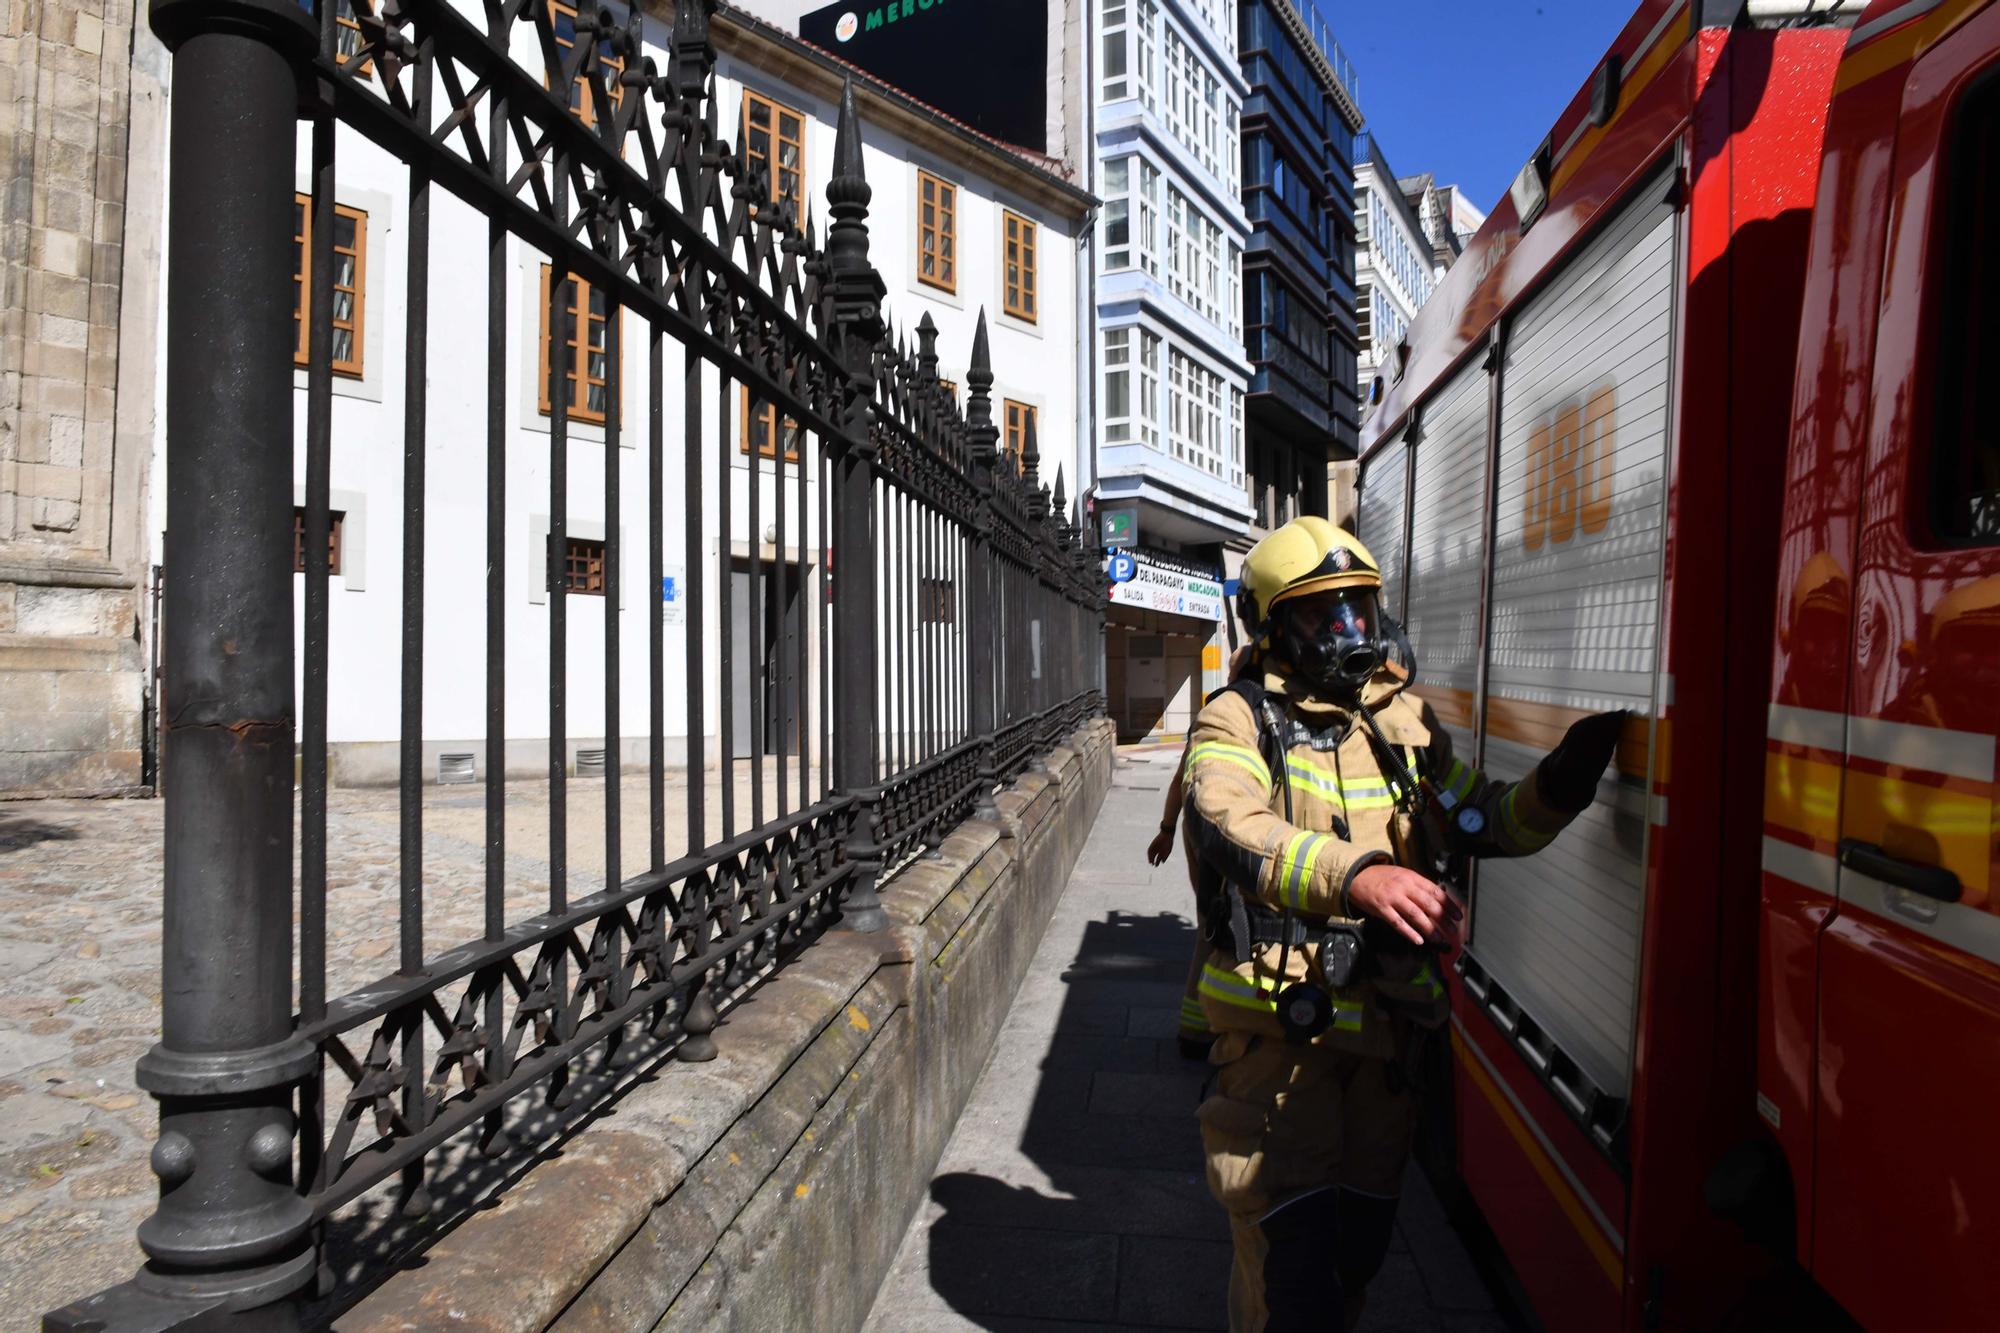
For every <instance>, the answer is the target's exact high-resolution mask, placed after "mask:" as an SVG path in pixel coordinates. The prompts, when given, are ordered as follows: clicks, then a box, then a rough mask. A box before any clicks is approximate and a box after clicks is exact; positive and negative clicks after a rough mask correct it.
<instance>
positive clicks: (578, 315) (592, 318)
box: [539, 264, 611, 426]
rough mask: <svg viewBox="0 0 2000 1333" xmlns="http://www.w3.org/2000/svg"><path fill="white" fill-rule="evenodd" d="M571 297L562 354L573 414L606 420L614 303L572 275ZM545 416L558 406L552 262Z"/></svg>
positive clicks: (544, 306)
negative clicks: (552, 389) (553, 373)
mask: <svg viewBox="0 0 2000 1333" xmlns="http://www.w3.org/2000/svg"><path fill="white" fill-rule="evenodd" d="M569 281H570V290H569V299H568V301H567V302H565V303H564V306H563V312H562V313H563V349H564V350H563V352H562V353H561V355H560V356H559V357H558V360H559V362H560V363H561V365H562V367H563V375H564V378H565V379H567V380H568V382H569V419H570V420H571V421H588V422H593V423H595V424H597V425H600V426H601V425H603V424H604V421H605V418H606V416H607V414H608V410H609V406H610V401H611V392H610V389H609V388H608V387H607V384H606V381H607V380H608V378H609V376H610V372H611V353H610V328H611V323H610V319H609V316H608V310H609V302H608V301H607V300H606V299H605V296H604V293H603V292H602V291H601V290H599V289H598V288H595V287H592V286H591V285H590V284H589V283H588V282H586V281H584V280H583V279H582V278H579V277H576V276H574V275H572V276H571V277H570V280H569ZM541 311H542V355H541V361H540V362H539V364H540V366H541V368H542V369H541V406H542V415H543V416H547V415H549V414H550V413H551V412H552V411H553V410H554V405H553V402H552V400H551V399H550V397H549V343H550V338H549V266H548V265H547V264H544V265H542V300H541Z"/></svg>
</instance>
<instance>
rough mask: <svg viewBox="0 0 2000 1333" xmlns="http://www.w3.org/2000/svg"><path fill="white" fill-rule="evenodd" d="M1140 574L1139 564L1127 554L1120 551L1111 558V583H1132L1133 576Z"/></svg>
mask: <svg viewBox="0 0 2000 1333" xmlns="http://www.w3.org/2000/svg"><path fill="white" fill-rule="evenodd" d="M1138 572H1139V562H1138V561H1137V560H1134V559H1133V558H1132V557H1131V556H1129V555H1127V554H1125V552H1123V551H1120V552H1118V553H1117V554H1116V555H1114V556H1112V557H1111V581H1112V582H1113V583H1130V582H1131V581H1132V578H1133V576H1134V575H1136V574H1137V573H1138Z"/></svg>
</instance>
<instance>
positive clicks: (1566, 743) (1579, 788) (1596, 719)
mask: <svg viewBox="0 0 2000 1333" xmlns="http://www.w3.org/2000/svg"><path fill="white" fill-rule="evenodd" d="M1631 716H1632V714H1631V713H1630V712H1628V711H1626V710H1625V709H1623V708H1620V709H1617V710H1615V711H1613V712H1609V713H1595V714H1592V715H1591V716H1590V717H1586V718H1584V719H1582V720H1581V721H1579V722H1575V723H1573V724H1571V726H1570V729H1569V730H1568V731H1567V732H1565V733H1564V734H1563V738H1562V740H1561V741H1560V742H1558V743H1557V745H1556V748H1555V749H1553V750H1551V751H1549V753H1548V755H1547V757H1545V758H1544V759H1543V760H1542V763H1541V767H1540V768H1538V769H1536V770H1535V773H1536V786H1537V787H1538V788H1539V789H1540V791H1541V796H1542V799H1543V800H1545V801H1547V802H1548V803H1549V804H1550V805H1551V806H1553V807H1554V808H1555V809H1557V810H1560V811H1561V812H1562V813H1564V814H1566V815H1573V814H1576V813H1578V812H1579V811H1581V810H1582V809H1583V808H1584V807H1585V806H1587V805H1589V804H1590V801H1591V798H1592V797H1593V796H1595V795H1596V794H1597V780H1598V779H1599V778H1601V777H1603V776H1604V770H1605V769H1606V768H1607V767H1608V766H1609V765H1610V763H1611V756H1612V753H1613V752H1614V751H1616V750H1617V748H1618V733H1619V732H1620V731H1621V730H1623V728H1624V726H1625V720H1626V719H1627V718H1629V717H1631Z"/></svg>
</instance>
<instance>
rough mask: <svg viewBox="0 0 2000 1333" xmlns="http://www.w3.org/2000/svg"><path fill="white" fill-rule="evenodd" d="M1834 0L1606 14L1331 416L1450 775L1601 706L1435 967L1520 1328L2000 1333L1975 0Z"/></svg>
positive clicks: (1467, 1181) (1994, 276)
mask: <svg viewBox="0 0 2000 1333" xmlns="http://www.w3.org/2000/svg"><path fill="white" fill-rule="evenodd" d="M1835 7H1836V6H1834V5H1832V3H1831V0H1823V2H1822V3H1819V4H1809V3H1789V4H1788V3H1783V2H1782V0H1762V2H1761V3H1760V0H1748V2H1747V3H1746V0H1734V3H1726V2H1719V0H1645V3H1643V4H1641V5H1640V7H1639V9H1638V12H1637V13H1636V14H1634V15H1633V16H1632V18H1631V20H1630V22H1628V23H1627V24H1626V26H1625V28H1624V30H1623V32H1622V33H1621V35H1620V36H1619V38H1618V40H1617V42H1616V43H1615V44H1614V45H1613V47H1612V48H1611V50H1610V52H1608V53H1607V55H1606V56H1605V58H1604V60H1603V61H1602V62H1601V63H1600V64H1599V65H1598V67H1597V68H1596V69H1595V71H1593V73H1592V75H1591V77H1590V79H1589V80H1588V82H1587V83H1586V84H1585V85H1584V87H1583V88H1582V89H1581V90H1579V91H1578V93H1577V94H1576V97H1575V98H1574V100H1573V101H1572V102H1571V104H1570V106H1569V108H1568V110H1567V111H1566V112H1565V113H1564V114H1563V116H1562V117H1561V119H1559V120H1558V121H1557V122H1556V125H1555V127H1554V128H1553V129H1552V130H1551V132H1550V134H1549V136H1548V138H1547V139H1546V140H1545V141H1544V142H1543V143H1542V145H1541V146H1540V147H1539V148H1538V149H1537V150H1536V151H1535V153H1534V155H1533V157H1532V158H1531V160H1530V161H1529V162H1528V164H1527V166H1526V167H1524V168H1523V170H1522V172H1521V174H1520V176H1519V178H1518V179H1517V180H1516V182H1515V185H1514V188H1513V189H1512V191H1511V192H1510V196H1509V198H1508V199H1507V200H1506V201H1503V203H1502V204H1501V206H1500V207H1499V208H1498V209H1497V210H1496V211H1495V212H1494V214H1493V216H1492V218H1491V219H1490V220H1489V221H1488V223H1487V224H1486V226H1485V227H1484V228H1483V229H1482V230H1481V232H1480V233H1479V235H1478V236H1477V237H1476V238H1475V239H1474V240H1473V241H1472V242H1471V244H1470V245H1469V246H1468V248H1467V250H1466V252H1465V254H1464V256H1463V257H1462V258H1461V259H1460V260H1459V261H1458V263H1457V264H1456V266H1455V267H1454V268H1453V269H1452V270H1451V271H1450V272H1449V274H1447V275H1446V277H1445V279H1444V280H1443V282H1442V284H1441V285H1440V287H1439V289H1438V291H1437V293H1436V295H1434V296H1433V297H1432V298H1431V300H1430V302H1429V304H1428V305H1427V306H1425V307H1424V309H1423V311H1422V313H1421V314H1420V316H1419V317H1418V319H1417V320H1416V322H1415V324H1414V325H1413V327H1412V328H1411V330H1410V334H1409V338H1408V341H1407V342H1406V343H1405V344H1403V345H1402V346H1400V347H1398V348H1397V349H1395V352H1394V353H1393V354H1392V355H1391V357H1390V358H1389V361H1388V364H1387V366H1386V368H1385V371H1384V374H1383V377H1382V378H1381V379H1380V380H1378V381H1376V382H1375V383H1374V384H1373V385H1372V386H1370V389H1369V392H1368V395H1367V396H1368V398H1369V399H1370V402H1371V404H1372V407H1371V415H1370V416H1369V418H1368V422H1367V425H1366V426H1365V427H1364V432H1363V434H1364V442H1363V453H1362V466H1361V474H1360V491H1359V498H1358V501H1357V518H1358V529H1359V533H1360V535H1361V537H1362V538H1363V540H1365V541H1367V542H1368V543H1369V544H1370V546H1371V547H1372V549H1373V550H1374V551H1375V553H1376V554H1377V556H1378V557H1379V558H1380V559H1381V560H1382V563H1383V566H1384V569H1385V572H1386V574H1387V577H1388V583H1389V587H1390V596H1391V598H1392V599H1394V601H1393V602H1392V605H1391V607H1390V610H1391V612H1392V613H1394V612H1396V611H1399V610H1400V611H1401V612H1402V613H1403V618H1404V620H1405V621H1406V623H1407V626H1408V629H1409V631H1410V636H1411V638H1412V640H1413V641H1414V643H1415V646H1416V651H1417V659H1418V668H1419V675H1418V681H1419V685H1420V689H1421V692H1422V693H1423V695H1424V696H1425V698H1426V699H1428V701H1429V702H1430V703H1431V704H1432V706H1433V707H1434V709H1435V710H1436V712H1437V714H1438V716H1439V718H1440V719H1441V720H1442V721H1443V722H1444V724H1445V725H1446V726H1447V727H1448V728H1449V729H1451V730H1452V731H1453V733H1454V735H1455V738H1456V740H1457V742H1458V744H1459V745H1460V746H1461V747H1462V749H1471V750H1475V751H1477V753H1478V755H1479V757H1480V761H1481V763H1482V764H1483V765H1484V766H1485V767H1486V768H1487V770H1488V771H1489V772H1492V773H1494V774H1497V775H1500V776H1509V777H1511V776H1518V775H1520V774H1522V773H1524V772H1526V771H1527V769H1528V767H1529V766H1530V765H1531V764H1532V763H1533V762H1534V761H1535V759H1536V758H1537V757H1538V756H1539V755H1540V754H1541V753H1542V752H1543V751H1544V750H1546V749H1547V748H1548V747H1549V746H1550V745H1552V744H1553V743H1554V741H1555V740H1556V739H1557V738H1558V737H1560V736H1561V735H1562V733H1563V730H1564V728H1565V727H1566V726H1567V725H1568V724H1569V722H1570V721H1572V720H1573V719H1574V718H1576V717H1578V716H1581V715H1583V714H1585V713H1589V712H1595V711H1597V710H1600V709H1606V708H1615V707H1626V708H1630V709H1632V710H1633V711H1634V714H1635V717H1636V718H1637V719H1639V720H1638V721H1635V723H1634V724H1633V725H1632V726H1631V727H1630V729H1629V730H1628V734H1627V736H1626V737H1625V741H1624V744H1622V745H1621V747H1620V752H1619V755H1618V760H1617V763H1616V765H1615V771H1614V772H1613V773H1611V774H1608V775H1607V777H1606V780H1605V782H1604V785H1603V787H1602V788H1601V790H1600V793H1599V797H1600V799H1599V800H1598V802H1597V803H1596V805H1595V806H1594V807H1593V808H1592V810H1591V811H1590V812H1589V813H1588V814H1587V815H1586V816H1585V817H1584V818H1583V819H1582V820H1580V821H1579V822H1578V824H1577V826H1576V827H1574V828H1573V829H1572V830H1571V831H1570V832H1569V833H1568V834H1566V835H1565V836H1564V837H1563V838H1562V839H1559V840H1558V842H1557V843H1556V844H1555V846H1553V847H1552V848H1551V849H1550V850H1549V851H1547V852H1545V853H1543V854H1542V855H1540V856H1536V857H1533V858H1529V859H1526V860H1522V861H1515V862H1486V863H1483V864H1482V865H1480V866H1479V867H1478V868H1477V872H1476V879H1475V880H1474V882H1473V883H1471V884H1470V885H1469V887H1468V893H1469V897H1470V904H1469V906H1470V911H1469V913H1468V919H1467V924H1466V930H1465V935H1464V937H1463V939H1462V940H1461V942H1460V943H1461V944H1462V947H1461V948H1460V949H1459V950H1458V951H1457V953H1456V962H1457V967H1458V970H1459V975H1460V984H1458V985H1457V986H1456V987H1455V988H1454V997H1455V998H1454V1015H1453V1020H1452V1025H1451V1047H1450V1054H1451V1062H1450V1063H1451V1069H1452V1077H1451V1078H1450V1080H1449V1081H1448V1084H1447V1086H1448V1091H1449V1095H1448V1097H1446V1098H1445V1101H1447V1102H1448V1105H1447V1106H1445V1107H1444V1110H1445V1112H1446V1114H1445V1115H1444V1116H1443V1117H1442V1123H1443V1124H1444V1125H1445V1127H1446V1132H1445V1133H1444V1134H1443V1135H1442V1136H1441V1137H1440V1139H1439V1140H1438V1142H1437V1144H1436V1148H1437V1149H1438V1150H1437V1151H1435V1152H1434V1153H1433V1154H1432V1155H1433V1156H1434V1157H1436V1158H1437V1159H1439V1162H1440V1164H1441V1165H1443V1166H1445V1167H1446V1168H1448V1169H1449V1170H1450V1171H1451V1172H1452V1173H1453V1177H1452V1178H1453V1179H1454V1180H1455V1181H1456V1182H1457V1183H1458V1184H1460V1185H1461V1186H1462V1190H1463V1196H1464V1197H1465V1198H1467V1199H1469V1201H1470V1202H1471V1204H1472V1205H1474V1206H1476V1208H1477V1209H1478V1210H1479V1212H1480V1214H1481V1215H1483V1217H1484V1219H1485V1221H1486V1222H1487V1224H1488V1225H1489V1226H1490V1228H1491V1230H1492V1232H1493V1233H1494V1235H1495V1236H1496V1237H1497V1238H1498V1241H1499V1243H1500V1246H1501V1247H1502V1249H1503V1250H1504V1253H1505V1255H1506V1258H1507V1260H1508V1262H1509V1264H1510V1266H1511V1268H1512V1269H1513V1270H1514V1272H1515V1273H1516V1274H1517V1275H1518V1277H1519V1280H1520V1282H1521V1283H1522V1285H1523V1286H1524V1288H1525V1290H1526V1292H1527V1294H1528V1297H1529V1299H1530V1301H1531V1303H1532V1304H1533V1306H1534V1308H1535V1311H1536V1313H1537V1314H1538V1315H1539V1317H1540V1318H1541V1319H1542V1320H1543V1321H1544V1322H1545V1323H1546V1324H1547V1325H1548V1326H1549V1327H1550V1328H1551V1329H1555V1330H1578V1331H1580V1333H1602V1331H1603V1330H1613V1329H1630V1330H1638V1329H1654V1328H1665V1329H1716V1328H1739V1327H1761V1326H1764V1323H1765V1322H1766V1321H1768V1320H1769V1319H1771V1318H1772V1317H1773V1309H1774V1306H1773V1304H1772V1303H1771V1302H1773V1300H1774V1299H1775V1302H1776V1305H1779V1306H1791V1307H1792V1309H1793V1311H1794V1315H1795V1318H1794V1321H1793V1322H1794V1323H1795V1324H1799V1325H1802V1326H1805V1327H1815V1328H1816V1327H1829V1326H1836V1325H1837V1324H1838V1323H1842V1322H1845V1321H1847V1320H1852V1321H1854V1322H1856V1323H1858V1324H1860V1325H1862V1326H1865V1327H1867V1328H1870V1329H1879V1330H1899V1329H1912V1330H1918V1329H1920V1330H1925V1333H1932V1331H1933V1330H1939V1329H1986V1328H2000V1144H1996V1137H2000V1135H1990V1134H1989V1132H1988V1131H1989V1130H1990V1129H1993V1128H1994V1125H1995V1123H1996V1122H1995V1121H1992V1120H1989V1119H1988V1117H1989V1116H1993V1115H1995V1114H1996V1112H1995V1107H1996V1106H2000V893H1996V892H1995V891H1994V890H1995V885H1996V882H2000V881H1996V876H1995V865H1994V863H1995V851H1996V838H1995V835H1996V828H2000V825H1996V820H1995V814H1994V799H1993V798H1994V791H1995V777H1996V772H1995V753H1996V744H1995V737H1996V733H2000V317H1996V316H1995V315H1994V314H1993V313H1992V312H1993V311H1995V310H1996V309H2000V0H1874V3H1872V4H1869V5H1868V6H1867V7H1866V9H1865V10H1863V11H1862V12H1860V13H1858V14H1855V13H1853V12H1852V11H1853V9H1858V8H1859V6H1858V5H1855V6H1851V7H1849V10H1848V12H1847V13H1846V14H1845V15H1844V16H1843V19H1842V22H1841V23H1840V24H1839V25H1835V26H1818V27H1815V26H1810V21H1811V19H1812V18H1813V14H1814V11H1822V15H1821V16H1822V17H1823V11H1825V10H1828V9H1829V8H1835ZM1774 588H1775V590H1776V591H1775V596H1774V595H1773V589H1774ZM1396 603H1400V605H1397V604H1396ZM1774 1293H1776V1296H1775V1298H1774ZM1806 1300H1814V1301H1819V1302H1822V1303H1823V1306H1824V1308H1823V1309H1822V1310H1821V1311H1820V1312H1818V1313H1813V1314H1797V1311H1798V1310H1800V1309H1803V1308H1805V1307H1804V1306H1803V1305H1802V1304H1799V1303H1800V1302H1803V1301H1806ZM1760 1301H1763V1302H1765V1304H1764V1305H1763V1306H1761V1307H1760V1305H1759V1304H1758V1303H1759V1302H1760Z"/></svg>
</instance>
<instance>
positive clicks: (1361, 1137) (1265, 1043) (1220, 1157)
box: [1198, 1032, 1416, 1333]
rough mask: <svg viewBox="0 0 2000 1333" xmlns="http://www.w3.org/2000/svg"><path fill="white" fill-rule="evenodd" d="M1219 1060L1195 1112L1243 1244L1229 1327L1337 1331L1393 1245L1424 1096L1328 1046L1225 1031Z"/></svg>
mask: <svg viewBox="0 0 2000 1333" xmlns="http://www.w3.org/2000/svg"><path fill="white" fill-rule="evenodd" d="M1211 1059H1212V1060H1213V1061H1214V1063H1215V1064H1216V1065H1217V1066H1218V1068H1217V1071H1216V1078H1215V1090H1214V1095H1212V1096H1210V1097H1209V1098H1208V1099H1207V1100H1206V1101H1204V1102H1203V1103H1202V1104H1201V1109H1200V1111H1199V1112H1198V1114H1199V1116H1200V1118H1201V1136H1202V1146H1203V1149H1204V1152H1205V1154H1206V1157H1207V1163H1208V1188H1209V1191H1210V1192H1211V1193H1213V1194H1214V1195H1215V1198H1216V1201H1217V1202H1219V1203H1220V1204H1221V1205H1222V1206H1223V1208H1224V1209H1225V1210H1226V1211H1227V1212H1228V1213H1229V1230H1230V1238H1231V1240H1232V1242H1233V1243H1234V1246H1235V1251H1236V1254H1235V1264H1234V1267H1233V1268H1232V1269H1231V1272H1230V1278H1229V1327H1230V1329H1231V1333H1288V1330H1294V1329H1312V1330H1315V1331H1316V1333H1325V1331H1326V1330H1333V1331H1334V1333H1339V1331H1340V1330H1342V1329H1345V1328H1348V1327H1351V1326H1352V1323H1353V1321H1354V1320H1355V1319H1356V1318H1357V1317H1358V1316H1359V1314H1360V1306H1361V1299H1362V1294H1363V1292H1364V1291H1365V1289H1366V1287H1367V1285H1368V1283H1369V1281H1370V1280H1371V1279H1372V1278H1373V1277H1374V1276H1375V1274H1376V1272H1377V1271H1378V1270H1379V1269H1380V1268H1381V1266H1382V1259H1383V1256H1384V1255H1385V1254H1387V1253H1388V1249H1389V1238H1390V1232H1391V1230H1392V1228H1393V1226H1394V1224H1395V1217H1396V1201H1397V1196H1398V1194H1399V1193H1400V1192H1401V1189H1402V1180H1403V1167H1404V1164H1405V1163H1406V1162H1407V1161H1408V1159H1409V1153H1410V1137H1411V1131H1412V1128H1413V1126H1414V1124H1415V1119H1416V1099H1415V1097H1414V1096H1413V1095H1412V1093H1411V1092H1410V1090H1409V1089H1408V1088H1407V1087H1406V1086H1405V1085H1404V1084H1403V1082H1402V1081H1401V1080H1399V1079H1397V1078H1396V1076H1395V1074H1394V1073H1393V1072H1392V1070H1391V1068H1390V1062H1389V1061H1386V1060H1378V1059H1370V1058H1367V1057H1364V1056H1358V1055H1351V1054H1347V1053H1345V1052H1339V1051H1334V1050H1331V1049H1329V1048H1328V1047H1326V1046H1325V1045H1323V1044H1314V1045H1306V1046H1293V1045H1288V1044H1287V1043H1286V1042H1284V1041H1283V1040H1281V1039H1278V1038H1273V1037H1257V1036H1252V1035H1250V1034H1247V1033H1242V1032H1226V1033H1224V1034H1222V1035H1221V1036H1220V1037H1219V1038H1218V1039H1217V1041H1216V1045H1215V1050H1214V1053H1213V1055H1212V1056H1211ZM1329 1256H1331V1257H1332V1262H1331V1263H1330V1264H1329V1262H1328V1257H1329Z"/></svg>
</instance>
